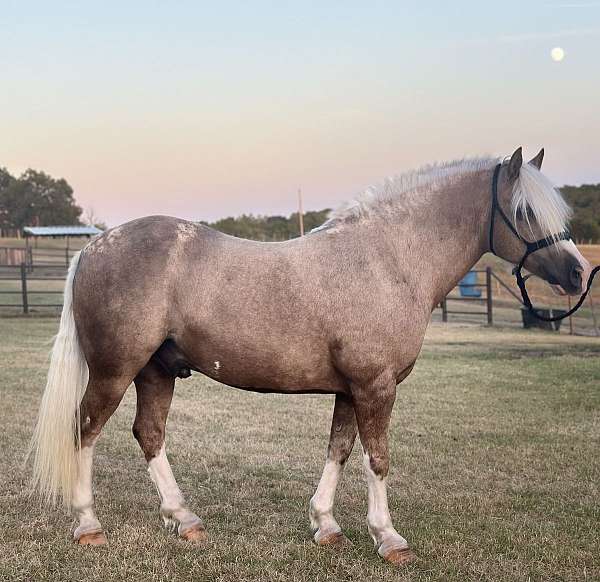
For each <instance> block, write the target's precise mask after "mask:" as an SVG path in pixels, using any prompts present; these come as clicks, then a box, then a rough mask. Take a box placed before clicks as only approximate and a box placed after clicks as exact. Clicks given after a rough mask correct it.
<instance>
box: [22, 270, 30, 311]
mask: <svg viewBox="0 0 600 582" xmlns="http://www.w3.org/2000/svg"><path fill="white" fill-rule="evenodd" d="M21 296H22V298H23V313H29V303H28V301H27V267H26V266H25V263H21Z"/></svg>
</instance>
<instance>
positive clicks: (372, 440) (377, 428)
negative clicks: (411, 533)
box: [352, 372, 415, 565]
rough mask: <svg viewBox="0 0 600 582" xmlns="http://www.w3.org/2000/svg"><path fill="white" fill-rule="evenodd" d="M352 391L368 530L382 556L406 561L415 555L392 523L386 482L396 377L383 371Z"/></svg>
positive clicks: (391, 559)
mask: <svg viewBox="0 0 600 582" xmlns="http://www.w3.org/2000/svg"><path fill="white" fill-rule="evenodd" d="M352 395H353V398H354V410H355V413H356V419H357V421H358V432H359V435H360V440H361V443H362V447H363V453H364V455H363V464H364V469H365V474H366V478H367V486H368V491H369V508H368V512H367V525H368V528H369V533H370V534H371V537H372V538H373V541H374V543H375V548H376V549H377V552H378V554H379V555H380V556H382V557H383V558H384V559H385V560H387V561H388V562H391V563H393V564H397V565H402V564H406V563H408V562H411V561H412V560H414V559H415V555H414V554H413V553H412V551H411V550H410V549H409V547H408V542H407V541H406V540H405V539H404V538H403V537H402V536H401V535H400V534H399V533H398V532H397V531H396V529H395V528H394V525H393V524H392V518H391V516H390V512H389V509H388V502H387V485H386V482H387V475H388V471H389V467H390V458H389V447H388V428H389V424H390V416H391V413H392V408H393V406H394V400H395V398H396V379H395V377H394V376H393V374H391V373H387V372H386V373H383V374H381V375H380V376H378V377H377V378H376V379H375V380H374V381H371V382H368V383H364V384H358V385H353V387H352Z"/></svg>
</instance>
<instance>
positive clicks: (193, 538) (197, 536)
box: [179, 525, 208, 544]
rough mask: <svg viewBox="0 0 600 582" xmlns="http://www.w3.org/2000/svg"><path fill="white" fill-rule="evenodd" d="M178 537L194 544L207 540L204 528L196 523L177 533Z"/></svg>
mask: <svg viewBox="0 0 600 582" xmlns="http://www.w3.org/2000/svg"><path fill="white" fill-rule="evenodd" d="M179 537H180V538H181V539H182V540H186V541H188V542H192V543H194V544H201V543H203V542H206V541H207V540H208V534H207V533H206V530H205V529H204V528H203V527H201V526H198V525H196V526H193V527H191V528H189V529H186V530H185V531H182V532H181V533H180V534H179Z"/></svg>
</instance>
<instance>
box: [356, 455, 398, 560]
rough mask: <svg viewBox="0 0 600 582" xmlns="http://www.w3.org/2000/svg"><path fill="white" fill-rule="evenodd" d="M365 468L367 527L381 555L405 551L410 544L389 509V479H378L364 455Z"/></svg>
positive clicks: (367, 456)
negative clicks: (395, 524)
mask: <svg viewBox="0 0 600 582" xmlns="http://www.w3.org/2000/svg"><path fill="white" fill-rule="evenodd" d="M363 466H364V469H365V475H366V478H367V488H368V490H369V509H368V512H367V525H368V527H369V534H371V537H372V538H373V542H374V543H375V547H376V548H377V551H378V553H379V555H381V556H385V555H386V554H388V553H389V552H390V551H391V550H394V549H404V548H407V547H408V542H407V541H406V540H405V539H404V538H403V537H402V536H401V535H400V534H399V533H398V532H397V531H396V530H395V528H394V525H393V524H392V518H391V516H390V511H389V509H388V501H387V479H386V478H385V477H384V478H381V477H378V476H377V475H376V474H375V472H374V471H373V469H371V460H370V458H369V455H368V454H367V453H365V454H364V455H363Z"/></svg>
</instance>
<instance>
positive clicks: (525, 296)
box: [515, 261, 600, 321]
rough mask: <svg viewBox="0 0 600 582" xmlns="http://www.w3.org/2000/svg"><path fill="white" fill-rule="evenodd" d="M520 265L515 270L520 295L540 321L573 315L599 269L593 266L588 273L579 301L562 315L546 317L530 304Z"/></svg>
mask: <svg viewBox="0 0 600 582" xmlns="http://www.w3.org/2000/svg"><path fill="white" fill-rule="evenodd" d="M521 262H523V261H521ZM521 266H522V265H520V266H519V268H518V269H517V271H516V272H515V277H516V278H517V285H518V286H519V289H520V291H521V297H523V304H524V305H525V307H526V308H527V309H528V310H529V313H531V314H532V315H533V316H534V317H537V318H538V319H541V320H542V321H560V320H562V319H565V317H569V316H571V315H573V314H574V313H575V312H576V311H577V310H578V309H579V308H580V307H581V306H582V305H583V302H584V301H585V298H586V297H587V294H588V293H589V292H590V289H591V288H592V282H593V281H594V277H595V276H596V273H598V271H600V265H598V266H597V267H594V268H593V269H592V272H591V273H590V276H589V278H588V282H587V288H586V290H585V291H584V292H583V293H582V294H581V297H580V298H579V301H578V302H577V303H576V304H575V305H574V307H572V308H571V309H569V311H567V312H566V313H563V314H562V315H555V316H554V317H552V316H551V317H547V316H545V315H541V314H540V313H538V310H537V309H536V308H535V307H534V306H533V305H532V304H531V299H529V295H528V293H527V289H525V279H524V278H523V275H521Z"/></svg>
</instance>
